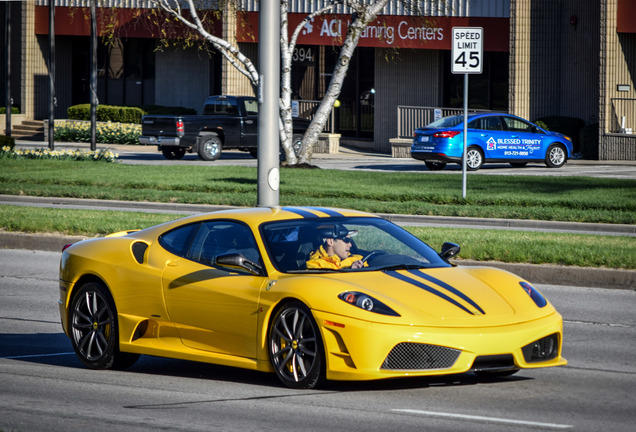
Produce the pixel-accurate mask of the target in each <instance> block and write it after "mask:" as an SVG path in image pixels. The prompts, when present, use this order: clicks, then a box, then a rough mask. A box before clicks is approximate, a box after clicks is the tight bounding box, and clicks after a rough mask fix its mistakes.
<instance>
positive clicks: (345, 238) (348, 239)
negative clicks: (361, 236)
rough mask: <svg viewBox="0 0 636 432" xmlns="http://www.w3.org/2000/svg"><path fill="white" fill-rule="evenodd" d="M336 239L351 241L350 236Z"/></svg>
mask: <svg viewBox="0 0 636 432" xmlns="http://www.w3.org/2000/svg"><path fill="white" fill-rule="evenodd" d="M338 240H342V241H343V242H345V243H351V242H352V240H351V238H350V237H344V238H339V239H338Z"/></svg>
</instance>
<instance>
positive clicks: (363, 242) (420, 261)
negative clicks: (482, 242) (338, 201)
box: [261, 217, 450, 273]
mask: <svg viewBox="0 0 636 432" xmlns="http://www.w3.org/2000/svg"><path fill="white" fill-rule="evenodd" d="M261 235H262V238H263V241H264V242H265V247H266V249H267V252H268V254H269V257H270V259H271V261H272V263H273V264H274V266H275V267H276V268H277V269H278V270H279V271H281V272H285V273H301V272H318V271H357V272H359V271H370V270H384V269H400V268H409V269H410V268H431V267H450V264H448V263H447V262H446V261H444V260H443V259H442V258H441V257H440V256H439V255H438V254H437V252H436V251H435V250H433V249H432V248H431V247H430V246H428V245H427V244H426V243H424V242H422V241H421V240H419V239H418V238H417V237H415V236H413V235H412V234H410V233H409V232H407V231H405V230H404V229H402V228H400V227H398V226H397V225H395V224H393V223H391V222H388V221H386V220H384V219H380V218H369V217H359V218H329V219H323V218H317V219H309V220H291V221H281V222H268V223H265V224H263V225H262V226H261ZM331 237H339V238H340V239H341V240H342V241H344V242H345V243H347V244H348V246H347V248H348V251H347V254H348V256H347V257H345V256H341V257H339V258H335V257H333V256H335V255H336V253H334V254H333V255H332V256H329V254H327V253H326V252H327V251H328V250H329V247H328V243H329V241H328V239H329V238H331ZM336 249H337V248H336ZM340 253H342V252H340ZM318 258H325V260H326V263H327V264H328V265H325V266H317V267H316V266H314V265H311V264H310V265H309V268H308V264H307V263H308V261H314V260H316V259H318ZM358 260H359V261H362V262H363V263H364V266H363V267H362V268H359V269H358V268H355V269H354V268H352V267H351V263H352V262H354V261H358ZM334 263H336V264H343V266H342V267H338V266H337V265H336V264H334ZM347 263H349V264H347ZM354 267H355V266H354Z"/></svg>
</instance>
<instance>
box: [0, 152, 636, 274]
mask: <svg viewBox="0 0 636 432" xmlns="http://www.w3.org/2000/svg"><path fill="white" fill-rule="evenodd" d="M256 176H257V173H256V169H255V168H247V167H232V166H215V165H214V164H210V165H207V166H199V165H197V166H192V165H171V166H156V165H154V166H147V165H123V164H106V163H87V162H73V161H57V160H8V159H3V160H0V193H2V194H14V195H33V196H54V197H75V198H93V199H115V200H128V201H153V202H178V203H199V204H221V205H236V206H253V205H255V204H256V196H257V183H256ZM280 204H281V205H312V206H335V207H347V208H355V209H358V210H364V211H369V212H373V213H393V214H400V213H402V214H418V215H441V216H466V217H490V218H511V219H537V220H555V221H574V222H596V223H620V224H634V223H636V180H621V179H595V178H588V177H536V176H498V175H469V180H468V193H467V199H466V200H464V199H462V197H461V174H448V173H439V174H438V173H427V174H417V173H376V172H373V173H371V172H363V171H338V170H322V169H314V170H311V169H282V170H281V190H280ZM0 209H1V210H2V211H0V227H4V229H5V230H10V231H31V232H62V233H67V234H83V235H89V236H92V235H98V234H105V233H108V232H113V231H118V230H122V229H130V228H143V227H147V226H151V225H154V224H156V223H160V222H163V221H166V220H171V219H174V218H176V216H174V215H158V214H147V213H131V212H104V211H84V210H57V209H36V208H27V207H15V206H0ZM411 230H412V231H414V232H415V233H416V235H418V236H419V237H420V238H422V239H423V240H425V241H426V242H427V243H429V244H431V246H433V247H435V248H439V246H440V245H441V243H442V242H443V241H454V242H456V243H460V244H461V245H462V248H463V252H462V254H461V256H462V257H463V258H466V259H477V260H498V261H505V262H530V263H550V264H563V265H580V266H602V267H610V268H630V269H633V268H635V267H636V264H635V263H634V260H636V258H635V257H636V241H635V240H634V239H633V237H613V236H587V235H574V234H556V233H530V232H522V233H520V232H514V231H496V230H469V229H450V228H449V229H439V228H412V229H411Z"/></svg>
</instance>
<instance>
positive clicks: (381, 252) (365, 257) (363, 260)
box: [360, 249, 387, 263]
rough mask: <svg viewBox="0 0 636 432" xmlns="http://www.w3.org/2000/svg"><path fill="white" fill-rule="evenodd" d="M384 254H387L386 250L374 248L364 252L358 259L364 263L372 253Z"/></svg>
mask: <svg viewBox="0 0 636 432" xmlns="http://www.w3.org/2000/svg"><path fill="white" fill-rule="evenodd" d="M386 254H387V252H386V251H383V250H380V249H376V250H373V251H371V252H369V253H368V254H366V255H365V256H364V257H363V258H362V259H361V260H360V261H362V262H363V263H365V262H367V260H368V259H369V258H371V257H372V256H374V255H386Z"/></svg>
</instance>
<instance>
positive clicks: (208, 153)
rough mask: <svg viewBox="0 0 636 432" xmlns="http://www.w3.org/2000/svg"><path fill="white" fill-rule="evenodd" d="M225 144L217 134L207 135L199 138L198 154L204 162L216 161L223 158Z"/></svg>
mask: <svg viewBox="0 0 636 432" xmlns="http://www.w3.org/2000/svg"><path fill="white" fill-rule="evenodd" d="M222 149H223V143H222V142H221V138H219V136H218V135H217V134H205V135H201V136H200V137H199V142H198V145H197V154H198V155H199V158H201V159H202V160H204V161H215V160H217V159H218V158H220V157H221V151H222Z"/></svg>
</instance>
